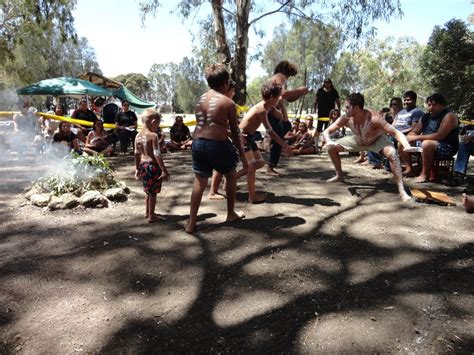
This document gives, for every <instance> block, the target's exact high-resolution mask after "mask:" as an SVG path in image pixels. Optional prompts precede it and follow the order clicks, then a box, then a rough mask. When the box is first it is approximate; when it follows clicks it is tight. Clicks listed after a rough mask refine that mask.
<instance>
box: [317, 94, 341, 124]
mask: <svg viewBox="0 0 474 355" xmlns="http://www.w3.org/2000/svg"><path fill="white" fill-rule="evenodd" d="M316 97H317V99H318V117H329V112H331V110H332V109H333V108H335V107H336V100H337V99H338V98H339V93H338V92H337V90H336V89H334V88H333V89H332V90H331V91H324V89H323V88H320V89H319V90H318V92H317V93H316Z"/></svg>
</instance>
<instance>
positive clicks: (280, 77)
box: [267, 60, 308, 176]
mask: <svg viewBox="0 0 474 355" xmlns="http://www.w3.org/2000/svg"><path fill="white" fill-rule="evenodd" d="M296 74H298V68H297V67H296V65H294V64H292V63H290V62H289V61H287V60H283V61H281V62H280V63H278V64H277V66H276V67H275V69H274V71H273V76H272V77H271V78H270V81H271V82H272V83H274V84H276V85H279V86H281V87H282V91H281V100H280V102H279V103H278V104H277V106H275V107H273V108H272V109H271V110H270V111H269V112H268V122H269V123H270V125H271V126H272V129H273V131H274V132H275V133H276V134H277V135H278V136H279V137H280V138H282V139H283V138H284V137H285V134H286V133H287V132H288V131H285V128H284V127H288V126H287V124H284V122H286V121H288V113H287V112H286V107H285V104H284V101H283V100H287V101H289V102H293V101H296V100H298V99H299V98H300V97H301V96H303V95H306V94H307V93H308V88H307V87H305V86H302V87H299V88H296V89H293V90H286V82H287V81H288V79H289V78H290V77H292V76H295V75H296ZM286 129H288V128H286ZM290 129H291V126H290ZM281 150H282V147H281V145H280V144H279V143H278V142H277V141H275V140H273V139H272V141H271V145H270V158H269V159H268V163H267V164H268V167H267V175H271V176H280V175H281V174H280V173H279V172H278V171H276V170H275V167H276V166H277V165H278V162H279V161H280V156H281Z"/></svg>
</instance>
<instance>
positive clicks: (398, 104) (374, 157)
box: [367, 97, 402, 171]
mask: <svg viewBox="0 0 474 355" xmlns="http://www.w3.org/2000/svg"><path fill="white" fill-rule="evenodd" d="M389 106H390V108H388V107H383V108H382V109H381V110H380V112H379V113H380V115H381V116H382V117H384V119H385V121H387V122H388V123H390V124H392V123H393V120H394V119H395V118H396V117H397V115H398V113H399V112H400V110H401V109H402V99H401V98H399V97H392V98H391V99H390V105H389ZM390 140H391V141H392V143H393V144H394V145H395V146H397V144H398V142H397V140H396V139H395V137H390ZM367 157H368V159H369V165H371V166H372V168H373V169H382V167H383V166H384V157H383V156H382V155H381V154H379V153H375V152H368V153H367ZM385 169H386V170H387V171H390V164H389V162H388V160H387V161H386V162H385Z"/></svg>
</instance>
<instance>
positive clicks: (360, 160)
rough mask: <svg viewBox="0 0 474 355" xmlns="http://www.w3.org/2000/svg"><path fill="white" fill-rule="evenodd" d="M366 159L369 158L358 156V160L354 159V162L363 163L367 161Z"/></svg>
mask: <svg viewBox="0 0 474 355" xmlns="http://www.w3.org/2000/svg"><path fill="white" fill-rule="evenodd" d="M366 160H367V159H365V158H361V157H358V158H357V159H356V160H354V163H357V164H361V163H363V162H364V161H366Z"/></svg>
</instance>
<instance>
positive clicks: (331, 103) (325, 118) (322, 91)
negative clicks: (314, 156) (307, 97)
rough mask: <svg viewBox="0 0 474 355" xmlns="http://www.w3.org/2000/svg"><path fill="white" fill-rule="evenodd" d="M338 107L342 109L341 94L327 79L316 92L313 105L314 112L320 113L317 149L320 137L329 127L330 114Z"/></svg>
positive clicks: (316, 135)
mask: <svg viewBox="0 0 474 355" xmlns="http://www.w3.org/2000/svg"><path fill="white" fill-rule="evenodd" d="M336 105H337V108H338V109H340V108H341V103H340V101H339V93H338V92H337V90H336V89H335V88H334V86H333V85H332V81H331V79H329V78H327V79H325V80H324V83H323V86H322V87H320V88H319V89H318V91H317V92H316V98H315V99H314V105H313V107H314V111H315V112H317V113H318V125H317V127H316V132H315V135H314V142H315V145H316V148H318V143H319V135H320V134H321V132H322V131H324V130H325V129H326V128H328V127H329V123H330V118H329V112H331V110H332V109H333V108H335V107H336Z"/></svg>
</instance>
